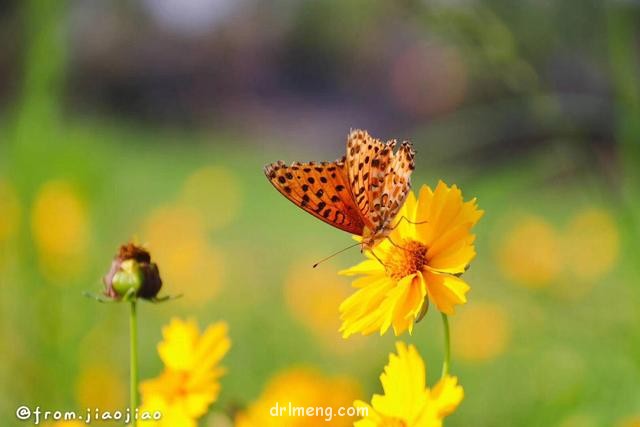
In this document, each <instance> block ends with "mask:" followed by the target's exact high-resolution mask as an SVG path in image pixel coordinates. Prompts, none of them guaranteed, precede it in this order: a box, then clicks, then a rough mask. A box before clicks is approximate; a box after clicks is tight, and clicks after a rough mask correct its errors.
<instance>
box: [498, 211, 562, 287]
mask: <svg viewBox="0 0 640 427" xmlns="http://www.w3.org/2000/svg"><path fill="white" fill-rule="evenodd" d="M497 260H498V266H499V268H500V271H501V272H502V273H503V275H504V276H505V277H506V278H508V279H509V280H511V281H513V282H515V283H518V284H522V285H525V286H528V287H531V288H541V287H544V286H548V285H549V284H550V283H551V281H552V280H554V279H555V278H557V276H558V274H559V273H560V270H561V268H562V254H561V242H560V239H559V238H558V236H557V233H556V231H555V230H554V229H553V227H552V226H551V225H550V224H548V223H547V222H546V221H545V220H544V219H542V218H540V217H538V216H533V215H529V216H524V217H521V218H518V219H517V220H516V221H514V225H513V226H512V227H511V228H510V229H508V230H507V232H506V233H505V234H504V236H503V237H502V240H501V242H500V246H499V248H498V251H497Z"/></svg>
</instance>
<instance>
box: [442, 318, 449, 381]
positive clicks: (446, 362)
mask: <svg viewBox="0 0 640 427" xmlns="http://www.w3.org/2000/svg"><path fill="white" fill-rule="evenodd" d="M441 314H442V326H443V327H444V360H443V361H442V378H444V377H445V376H447V375H449V368H450V367H451V340H450V338H449V318H448V317H447V315H446V314H444V313H441Z"/></svg>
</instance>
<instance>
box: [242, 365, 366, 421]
mask: <svg viewBox="0 0 640 427" xmlns="http://www.w3.org/2000/svg"><path fill="white" fill-rule="evenodd" d="M359 393H360V387H359V386H358V384H357V383H356V382H355V381H354V380H353V379H351V378H347V377H335V378H327V377H325V376H323V375H321V374H319V373H318V372H316V371H314V370H311V369H305V368H295V369H290V370H288V371H285V372H283V373H281V374H279V375H277V376H276V377H274V378H273V379H272V380H271V381H269V384H268V385H267V386H266V388H265V390H264V391H263V392H262V394H261V395H260V397H259V398H258V400H257V401H255V402H254V403H252V404H251V405H249V407H248V408H247V409H246V410H245V411H242V412H240V413H239V414H238V415H237V416H236V421H235V426H236V427H316V426H318V427H323V426H334V427H341V426H345V427H346V426H351V425H353V421H354V419H353V418H352V417H339V416H336V414H337V413H338V410H339V409H340V408H348V407H350V406H351V405H352V403H353V401H354V400H355V399H356V398H357V396H358V395H359ZM289 404H291V405H292V406H293V407H304V408H309V407H311V408H317V407H321V408H323V409H324V408H329V407H330V408H331V409H330V411H331V413H332V414H333V417H332V418H331V420H330V421H327V416H326V415H324V416H323V415H320V414H319V415H317V416H294V415H290V414H289V413H288V411H284V412H283V413H282V416H274V415H273V414H274V413H277V410H275V412H274V408H276V405H277V407H278V408H288V407H289Z"/></svg>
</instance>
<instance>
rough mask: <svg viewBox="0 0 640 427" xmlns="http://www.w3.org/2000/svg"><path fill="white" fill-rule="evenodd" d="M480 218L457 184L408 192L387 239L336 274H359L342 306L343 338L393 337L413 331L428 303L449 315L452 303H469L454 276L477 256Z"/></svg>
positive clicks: (461, 283)
mask: <svg viewBox="0 0 640 427" xmlns="http://www.w3.org/2000/svg"><path fill="white" fill-rule="evenodd" d="M483 214H484V212H483V211H481V210H479V209H478V207H477V204H476V200H475V199H473V200H471V201H469V202H464V200H463V198H462V192H461V191H460V189H459V188H458V187H457V186H455V185H453V186H451V187H448V186H447V185H446V184H445V183H443V182H442V181H440V182H439V183H438V186H437V187H436V189H435V190H431V188H429V187H428V186H423V187H422V188H421V189H420V195H419V197H418V200H416V198H415V196H414V194H413V193H410V194H409V196H408V197H407V201H406V202H405V204H404V206H403V207H402V209H401V210H400V213H399V214H398V216H397V218H398V219H397V226H396V227H395V229H394V230H393V231H392V232H391V234H390V236H389V237H390V239H385V240H383V241H382V242H381V243H380V244H378V245H377V246H376V247H375V249H373V252H374V253H371V252H369V251H366V252H365V255H366V257H367V258H368V259H367V260H366V261H363V262H361V263H360V264H358V265H356V266H354V267H351V268H349V269H347V270H344V271H341V272H340V274H343V275H346V276H354V275H363V277H360V278H358V279H356V280H355V281H354V282H353V286H354V287H355V288H358V291H356V293H354V294H353V295H351V296H350V297H349V298H347V299H346V300H345V301H344V302H343V303H342V305H341V306H340V312H341V318H342V321H343V323H342V327H341V328H340V330H341V332H342V334H343V336H344V337H345V338H347V337H348V336H350V335H352V334H354V333H358V332H359V333H362V334H364V335H367V334H370V333H373V332H375V331H378V330H379V331H380V334H384V333H385V332H386V331H387V330H388V329H389V327H390V326H393V331H394V332H395V334H396V335H399V334H401V333H402V332H404V331H406V330H408V331H409V333H411V331H412V329H413V325H414V323H415V321H416V319H419V318H420V316H421V314H423V313H424V310H425V309H426V307H427V304H428V300H431V301H432V302H434V303H435V305H436V307H437V308H438V310H440V311H442V312H443V313H446V314H453V312H454V306H455V305H458V304H463V303H465V302H466V301H467V298H466V293H467V291H468V290H469V286H468V285H467V284H466V283H465V282H464V281H463V280H462V279H460V278H459V277H458V276H459V275H460V274H462V273H464V271H465V270H466V269H467V267H468V266H469V263H470V262H471V260H472V259H473V258H474V257H475V255H476V252H475V248H474V245H473V242H474V240H475V235H474V234H472V233H471V228H472V227H473V226H474V225H475V224H476V223H477V222H478V220H479V219H480V218H481V217H482V215H483ZM403 217H404V218H406V220H403V219H402V218H403ZM376 257H377V258H378V259H379V260H380V261H381V262H382V263H384V265H383V264H382V263H381V262H380V261H379V260H378V259H376Z"/></svg>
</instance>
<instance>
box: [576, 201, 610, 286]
mask: <svg viewBox="0 0 640 427" xmlns="http://www.w3.org/2000/svg"><path fill="white" fill-rule="evenodd" d="M619 252H620V235H619V232H618V227H617V226H616V223H615V221H614V219H613V217H612V216H611V214H610V213H609V212H607V211H605V210H601V209H597V208H589V209H585V210H583V211H582V212H579V213H578V214H576V215H575V216H574V217H573V218H572V219H571V221H570V223H569V224H568V226H567V231H566V234H565V241H564V253H565V257H566V263H567V267H568V268H569V269H570V271H571V272H572V273H573V274H575V276H576V277H578V278H579V279H583V280H595V279H598V278H599V277H601V276H602V275H604V274H606V273H607V272H609V271H610V270H611V269H612V268H613V267H614V265H615V263H616V261H617V259H618V254H619Z"/></svg>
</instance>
